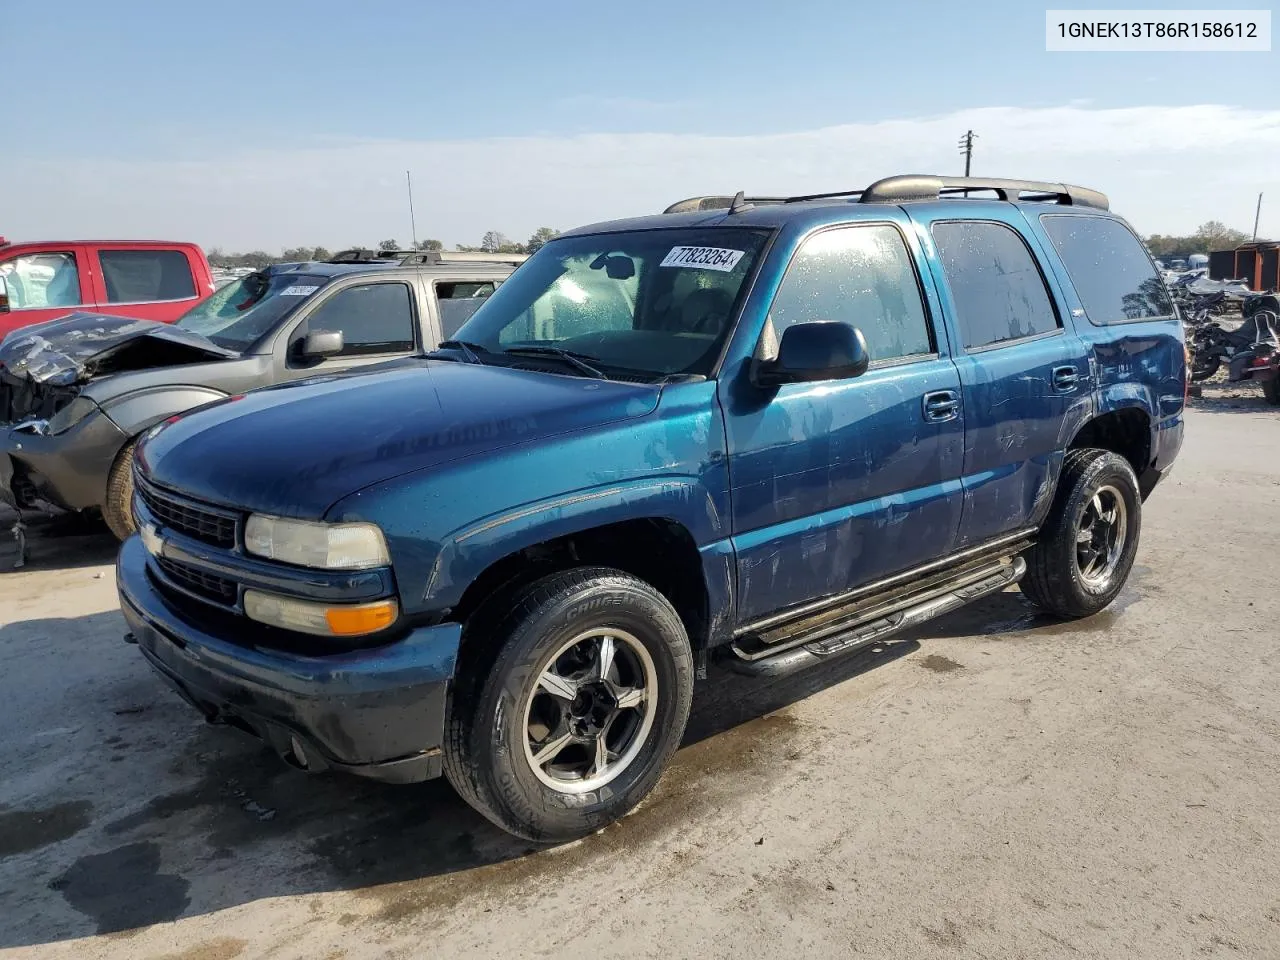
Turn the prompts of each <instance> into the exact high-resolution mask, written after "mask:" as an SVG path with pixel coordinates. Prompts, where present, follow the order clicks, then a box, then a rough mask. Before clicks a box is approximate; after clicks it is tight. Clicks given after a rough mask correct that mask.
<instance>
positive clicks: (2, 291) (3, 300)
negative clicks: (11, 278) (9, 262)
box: [0, 277, 9, 313]
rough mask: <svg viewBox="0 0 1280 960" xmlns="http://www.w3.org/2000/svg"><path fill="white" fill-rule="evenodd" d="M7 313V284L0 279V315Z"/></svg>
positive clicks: (2, 278)
mask: <svg viewBox="0 0 1280 960" xmlns="http://www.w3.org/2000/svg"><path fill="white" fill-rule="evenodd" d="M8 312H9V284H8V282H7V281H6V280H5V278H4V277H0V313H8Z"/></svg>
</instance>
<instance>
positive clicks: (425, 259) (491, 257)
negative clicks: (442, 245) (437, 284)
mask: <svg viewBox="0 0 1280 960" xmlns="http://www.w3.org/2000/svg"><path fill="white" fill-rule="evenodd" d="M528 259H529V254H527V253H484V252H481V251H473V250H414V251H412V252H410V253H407V254H405V255H404V256H403V257H401V258H400V265H401V266H403V267H410V266H418V265H420V264H432V263H524V262H525V261H526V260H528Z"/></svg>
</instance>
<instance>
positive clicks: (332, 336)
mask: <svg viewBox="0 0 1280 960" xmlns="http://www.w3.org/2000/svg"><path fill="white" fill-rule="evenodd" d="M342 341H343V338H342V331H341V330H312V331H311V332H310V333H308V334H307V335H306V336H305V337H303V339H302V347H301V349H300V350H299V351H298V352H299V354H301V356H302V359H304V360H323V359H324V358H325V357H332V356H336V355H337V354H339V353H341V352H342V348H343V342H342Z"/></svg>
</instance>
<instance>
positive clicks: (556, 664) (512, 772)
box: [444, 567, 694, 843]
mask: <svg viewBox="0 0 1280 960" xmlns="http://www.w3.org/2000/svg"><path fill="white" fill-rule="evenodd" d="M491 606H494V607H499V608H500V609H482V610H481V611H479V612H478V613H477V614H476V615H475V616H473V617H472V618H471V620H469V621H468V623H467V625H466V627H465V628H464V633H463V636H464V640H463V646H462V650H461V651H460V655H459V664H458V667H457V669H456V671H455V676H456V677H457V679H456V681H455V685H454V691H453V697H452V701H451V703H450V708H449V717H448V721H447V729H446V736H445V744H444V770H445V776H446V777H447V778H448V779H449V782H450V783H451V784H452V785H453V788H454V789H455V790H456V791H457V792H458V793H459V794H460V795H461V796H462V798H463V799H464V800H466V801H467V803H469V804H470V805H471V806H473V807H474V808H475V809H476V810H478V811H479V812H480V813H482V814H483V815H484V816H485V817H487V818H488V819H489V820H491V821H493V822H494V823H495V824H497V825H498V826H499V827H501V828H502V829H503V830H506V831H507V832H508V833H512V834H515V835H516V836H518V837H523V838H524V839H526V840H532V841H535V842H538V843H560V842H564V841H567V840H573V839H576V838H578V837H582V836H586V835H587V834H590V833H594V832H595V831H597V830H599V829H600V828H602V827H604V826H607V825H608V824H609V823H612V822H613V821H614V820H617V819H618V818H619V817H621V816H623V815H624V814H625V813H626V812H627V811H628V810H630V809H631V808H632V807H634V806H635V805H636V804H637V803H639V802H640V801H641V800H642V799H644V797H645V796H646V795H648V793H649V792H650V791H651V790H652V789H653V787H654V785H655V784H656V783H657V782H658V778H659V777H660V776H661V774H662V771H663V769H664V768H665V767H666V765H667V762H668V761H669V760H670V759H671V756H672V755H673V754H674V753H675V751H676V748H677V747H678V746H679V745H680V739H681V737H682V736H683V734H684V728H685V723H686V722H687V721H688V718H689V706H690V704H691V702H692V700H693V672H694V669H693V656H692V654H691V652H690V647H689V638H688V636H687V634H686V633H685V629H684V624H683V623H682V622H681V620H680V617H679V615H678V614H677V613H676V611H675V610H674V609H673V608H672V606H671V604H670V603H669V602H668V601H667V599H666V598H665V597H663V596H662V594H660V593H659V592H658V591H657V590H655V589H654V588H653V587H651V586H650V585H649V584H647V583H645V582H644V581H642V580H638V579H636V578H635V577H632V576H630V575H628V574H625V573H622V572H620V571H618V570H612V569H608V568H604V567H586V568H579V569H575V570H569V571H564V572H561V573H555V574H551V575H549V576H547V577H544V578H542V579H541V580H538V581H537V582H535V583H533V584H531V585H530V586H528V587H527V588H525V589H524V590H522V591H520V592H518V593H517V594H515V595H514V596H512V597H511V598H510V599H509V601H507V602H498V603H494V604H491ZM601 637H609V638H610V639H611V641H612V646H611V647H610V649H611V651H612V653H613V655H612V657H611V658H607V660H608V662H610V663H611V664H612V666H611V667H609V669H608V670H607V671H606V677H607V678H609V679H608V681H607V682H605V681H604V680H601V679H600V654H601V652H602V650H603V649H604V641H603V640H602V639H601ZM579 668H580V669H579ZM562 684H568V685H569V686H568V688H567V690H565V689H561V685H562ZM553 687H554V688H555V690H556V691H558V692H554V693H553V692H551V688H553ZM640 689H643V690H644V691H645V692H644V695H643V699H642V700H641V701H640V702H638V703H632V704H630V705H629V706H627V707H622V706H616V707H613V708H611V707H610V704H611V703H614V704H616V703H618V702H619V701H618V699H617V698H618V697H622V698H623V699H627V700H635V697H636V691H637V690H640ZM575 690H576V691H577V693H574V691H575ZM571 693H574V695H573V698H572V700H570V699H569V695H570V694H571ZM588 702H589V704H588ZM610 709H613V713H612V715H611V717H610V718H609V719H604V720H601V719H600V716H599V715H598V714H601V713H603V712H607V711H609V710H610ZM596 724H602V725H603V729H604V730H605V733H604V734H601V735H597V736H595V738H594V741H592V740H591V733H592V731H593V730H596V729H599V727H597V726H595V725H596ZM566 736H568V737H570V738H572V739H571V741H570V742H569V743H568V745H567V746H564V747H561V748H560V749H559V750H557V748H556V746H555V744H556V743H558V742H560V741H561V740H562V739H563V738H564V737H566ZM602 740H603V741H604V742H605V751H606V752H605V753H604V754H603V755H601V754H600V753H599V752H597V751H598V750H599V744H600V743H601V741H602ZM592 742H594V744H595V745H594V746H592V745H591V744H592ZM610 749H612V754H611V753H610V752H609V751H610ZM548 751H550V752H549V753H548ZM548 756H549V757H550V759H541V762H540V763H539V758H540V757H542V758H545V757H548Z"/></svg>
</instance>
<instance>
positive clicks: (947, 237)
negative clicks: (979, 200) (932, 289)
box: [933, 220, 1062, 350]
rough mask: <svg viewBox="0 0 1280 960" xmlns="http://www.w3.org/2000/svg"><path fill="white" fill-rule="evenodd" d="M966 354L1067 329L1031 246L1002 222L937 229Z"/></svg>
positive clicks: (950, 223)
mask: <svg viewBox="0 0 1280 960" xmlns="http://www.w3.org/2000/svg"><path fill="white" fill-rule="evenodd" d="M933 241H934V243H935V244H937V247H938V257H939V259H941V261H942V272H943V274H944V275H945V276H946V279H947V287H948V288H949V289H950V291H951V302H952V303H953V304H954V305H955V311H956V322H957V324H958V325H959V327H960V338H961V340H962V341H963V342H964V346H965V349H966V350H974V349H977V348H980V347H987V346H991V345H992V344H997V343H1005V342H1008V341H1011V340H1023V339H1026V338H1027V337H1035V336H1039V335H1040V334H1044V333H1052V332H1053V331H1055V330H1057V329H1058V328H1059V327H1061V326H1062V324H1061V323H1060V322H1059V320H1058V313H1057V311H1056V310H1055V309H1054V307H1053V301H1052V300H1051V299H1050V298H1049V291H1048V288H1046V287H1045V283H1044V277H1043V276H1042V275H1041V273H1040V268H1039V267H1038V266H1037V265H1036V261H1035V258H1034V257H1033V256H1032V255H1031V251H1030V250H1029V249H1028V248H1027V244H1026V241H1025V240H1023V239H1022V237H1021V236H1019V234H1018V233H1017V231H1016V230H1014V229H1012V228H1011V227H1007V226H1005V225H1004V224H1002V223H992V222H990V221H976V220H941V221H939V222H937V223H935V224H934V225H933Z"/></svg>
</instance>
